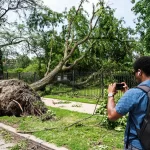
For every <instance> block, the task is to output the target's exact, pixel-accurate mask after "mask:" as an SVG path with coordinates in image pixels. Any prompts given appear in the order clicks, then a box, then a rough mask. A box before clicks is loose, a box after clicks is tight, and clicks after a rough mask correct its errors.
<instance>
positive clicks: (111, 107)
mask: <svg viewBox="0 0 150 150" xmlns="http://www.w3.org/2000/svg"><path fill="white" fill-rule="evenodd" d="M115 106H116V104H115V101H114V97H113V96H111V97H108V102H107V115H108V119H109V120H111V121H115V120H117V119H119V118H121V117H122V115H120V114H119V113H117V111H116V109H115Z"/></svg>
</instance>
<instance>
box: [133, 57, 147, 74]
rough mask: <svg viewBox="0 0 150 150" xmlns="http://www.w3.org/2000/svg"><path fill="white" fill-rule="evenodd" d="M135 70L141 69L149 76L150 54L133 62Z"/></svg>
mask: <svg viewBox="0 0 150 150" xmlns="http://www.w3.org/2000/svg"><path fill="white" fill-rule="evenodd" d="M133 68H134V71H135V72H137V71H138V69H141V70H142V71H143V72H144V73H145V74H146V75H147V76H150V56H142V57H140V58H138V59H137V60H136V61H135V62H134V64H133Z"/></svg>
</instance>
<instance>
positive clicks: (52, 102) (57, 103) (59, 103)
mask: <svg viewBox="0 0 150 150" xmlns="http://www.w3.org/2000/svg"><path fill="white" fill-rule="evenodd" d="M42 101H43V102H44V103H45V104H46V105H47V106H51V107H58V108H62V109H68V110H71V111H77V112H81V113H88V114H93V112H94V111H95V109H97V108H98V107H99V105H98V106H97V107H96V105H95V104H87V103H80V102H73V101H72V102H69V101H65V100H64V101H63V100H58V99H52V98H42ZM66 102H69V103H66Z"/></svg>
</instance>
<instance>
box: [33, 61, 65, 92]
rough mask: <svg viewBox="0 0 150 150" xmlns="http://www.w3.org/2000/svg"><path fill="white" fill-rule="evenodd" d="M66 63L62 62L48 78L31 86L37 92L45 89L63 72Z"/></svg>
mask: <svg viewBox="0 0 150 150" xmlns="http://www.w3.org/2000/svg"><path fill="white" fill-rule="evenodd" d="M63 64H64V62H63V61H61V62H60V63H59V64H58V65H57V66H56V67H55V68H54V69H53V70H52V71H51V72H50V73H49V74H48V75H47V76H45V77H44V78H42V79H41V80H39V81H37V82H34V83H33V84H31V85H30V86H31V87H32V88H33V89H34V90H35V91H38V90H40V89H43V88H44V87H45V86H46V85H47V84H49V83H51V82H52V81H53V79H54V77H55V76H56V75H57V74H58V73H59V72H60V71H61V69H62V66H63Z"/></svg>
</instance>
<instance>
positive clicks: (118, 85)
mask: <svg viewBox="0 0 150 150" xmlns="http://www.w3.org/2000/svg"><path fill="white" fill-rule="evenodd" d="M123 86H124V84H123V83H116V90H122V89H123Z"/></svg>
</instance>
